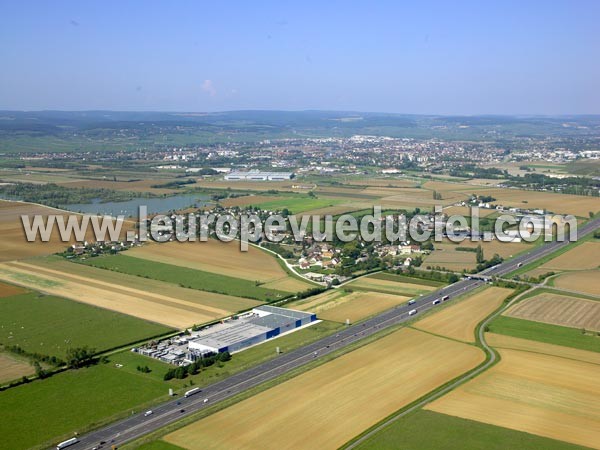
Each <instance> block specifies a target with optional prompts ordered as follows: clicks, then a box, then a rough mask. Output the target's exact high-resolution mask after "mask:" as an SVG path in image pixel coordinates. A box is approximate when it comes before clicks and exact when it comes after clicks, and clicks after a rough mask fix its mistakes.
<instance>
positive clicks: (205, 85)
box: [201, 80, 217, 97]
mask: <svg viewBox="0 0 600 450" xmlns="http://www.w3.org/2000/svg"><path fill="white" fill-rule="evenodd" d="M201 87H202V90H203V91H204V92H206V93H207V94H208V95H210V96H211V97H214V96H215V95H217V89H216V88H215V85H214V84H213V82H212V80H204V81H203V82H202V86H201Z"/></svg>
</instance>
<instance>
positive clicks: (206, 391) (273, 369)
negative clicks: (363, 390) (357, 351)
mask: <svg viewBox="0 0 600 450" xmlns="http://www.w3.org/2000/svg"><path fill="white" fill-rule="evenodd" d="M599 227H600V217H599V218H596V219H593V220H591V221H590V222H588V223H587V224H586V225H584V226H583V227H580V228H579V230H578V237H579V239H581V238H582V237H583V236H585V235H587V234H589V233H591V232H593V231H594V230H595V229H597V228H599ZM567 245H569V242H568V241H567V242H551V243H548V244H545V245H543V246H540V247H537V248H535V249H533V250H531V251H530V252H529V253H525V254H521V255H519V256H517V257H515V258H514V259H512V260H509V261H506V262H503V263H501V264H499V265H497V266H494V267H491V268H489V269H486V270H485V271H483V272H481V273H480V274H478V275H477V276H478V277H482V278H487V277H492V276H503V275H506V274H508V273H511V272H513V271H515V270H516V269H518V268H519V267H521V266H524V265H527V264H529V263H531V262H534V261H537V260H538V259H540V258H543V257H545V256H547V255H549V254H550V253H552V252H555V251H557V250H559V249H561V248H563V247H564V246H567ZM483 283H484V281H482V280H480V279H464V280H461V281H458V282H456V283H454V284H452V285H450V286H446V287H444V288H442V289H440V290H438V291H436V292H432V293H429V294H427V295H423V296H421V297H418V298H416V299H415V303H414V304H413V305H408V304H404V305H400V306H397V307H395V308H393V309H391V310H388V311H385V312H383V313H382V314H379V315H378V316H375V317H373V318H371V319H367V320H365V321H364V322H361V323H359V324H356V325H352V326H349V327H346V328H344V329H343V330H341V331H340V332H339V333H337V334H333V335H330V336H326V337H324V338H322V339H319V340H318V341H315V342H313V343H311V344H308V345H306V346H304V347H300V348H297V349H295V350H293V351H291V352H289V353H284V354H282V355H280V356H277V357H276V358H274V359H272V360H270V361H267V362H264V363H262V364H259V365H257V366H255V367H252V368H250V369H247V370H245V371H242V372H239V373H237V374H234V375H232V376H230V377H229V378H227V379H224V380H222V381H219V382H217V383H214V384H211V385H209V386H206V387H204V388H202V391H201V392H199V393H197V394H195V395H193V396H191V397H189V398H178V399H173V400H170V401H168V402H165V403H163V404H161V405H158V406H156V407H154V408H153V413H152V415H150V416H148V417H145V416H144V414H143V413H138V414H135V415H132V416H130V417H128V418H126V419H122V420H120V421H117V422H115V423H113V424H111V425H108V426H105V427H103V428H100V429H98V430H95V431H92V432H90V433H88V434H85V435H82V436H81V437H80V438H79V439H80V441H79V442H78V443H77V444H75V445H73V446H71V447H69V448H70V449H77V450H79V449H92V448H94V447H97V446H98V444H99V443H100V442H105V443H107V444H110V445H120V444H123V443H125V442H129V441H132V440H134V439H137V438H139V437H142V436H144V435H146V434H148V433H151V432H153V431H155V430H157V429H159V428H161V427H163V426H165V425H168V424H171V423H173V422H176V421H177V420H179V419H181V418H182V417H185V416H188V415H190V414H193V413H195V412H197V411H201V410H202V409H206V408H207V407H209V406H211V405H214V404H216V403H219V402H222V401H223V400H225V399H227V398H230V397H233V396H235V395H238V394H241V393H243V392H245V391H247V390H249V389H251V388H253V387H256V386H258V385H260V384H263V383H265V382H267V381H269V380H273V379H275V378H277V377H279V376H281V375H283V374H285V373H288V372H291V371H293V370H295V369H298V368H301V367H302V366H305V365H306V364H308V363H310V362H312V361H314V360H316V359H318V358H323V357H324V356H326V355H328V354H331V353H332V352H335V351H339V350H341V349H343V348H345V347H348V346H350V345H352V344H355V343H357V342H359V341H361V340H363V339H365V338H367V337H369V336H372V335H373V334H375V333H378V332H380V331H381V330H384V329H386V328H389V327H392V326H394V325H397V324H400V323H403V322H406V321H408V320H409V319H411V318H412V317H414V316H412V315H409V311H411V310H413V309H416V310H417V311H418V314H421V313H423V312H425V311H427V310H429V309H431V308H435V306H436V305H434V304H433V301H434V300H438V299H440V298H442V297H443V296H446V295H447V296H449V300H448V301H452V299H453V298H455V297H457V296H458V295H461V294H465V293H467V292H469V291H472V290H474V289H476V288H478V287H480V286H482V285H483ZM488 351H491V350H489V348H488ZM492 354H493V352H492ZM494 358H495V356H494ZM182 410H183V412H182ZM105 447H106V445H105Z"/></svg>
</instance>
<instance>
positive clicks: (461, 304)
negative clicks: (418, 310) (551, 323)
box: [414, 287, 512, 342]
mask: <svg viewBox="0 0 600 450" xmlns="http://www.w3.org/2000/svg"><path fill="white" fill-rule="evenodd" d="M511 292H512V290H511V289H505V288H499V287H486V288H485V289H483V290H481V291H478V292H477V293H475V294H473V295H469V296H468V297H467V298H465V299H464V300H449V301H457V302H458V303H451V304H450V305H449V306H448V307H446V308H444V309H443V310H442V311H439V312H437V313H436V314H432V315H430V316H427V317H426V318H424V319H422V320H419V321H418V322H417V323H415V324H414V327H415V328H418V329H420V330H423V331H429V332H430V333H435V334H439V335H441V336H446V337H449V338H452V339H458V340H459V341H465V342H475V328H476V327H477V324H479V322H481V321H482V320H483V319H485V318H486V317H487V316H489V315H490V314H491V313H492V312H494V311H495V310H496V309H498V308H499V307H500V305H501V304H502V302H503V301H504V299H505V298H506V297H508V296H509V295H510V293H511Z"/></svg>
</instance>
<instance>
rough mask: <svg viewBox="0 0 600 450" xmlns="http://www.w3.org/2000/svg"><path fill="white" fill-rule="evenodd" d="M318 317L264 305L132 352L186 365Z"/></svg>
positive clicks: (298, 326)
mask: <svg viewBox="0 0 600 450" xmlns="http://www.w3.org/2000/svg"><path fill="white" fill-rule="evenodd" d="M316 320H317V316H316V314H313V313H310V312H303V311H295V310H293V309H286V308H279V307H277V306H269V305H263V306H259V307H257V308H254V309H253V310H252V311H250V312H247V313H245V314H241V315H239V316H236V317H231V318H229V319H225V320H223V321H222V322H221V323H218V324H215V325H210V326H207V327H205V328H204V329H202V330H197V331H192V332H191V335H183V334H182V335H179V336H174V337H170V338H168V339H165V340H163V341H160V342H151V343H149V344H147V345H143V346H140V347H134V348H132V349H131V351H132V352H135V353H139V354H141V355H144V356H149V357H151V358H155V359H159V360H161V361H163V362H165V363H168V364H174V365H176V366H185V365H187V364H191V363H192V362H194V361H197V360H198V359H200V358H202V357H203V356H205V355H207V354H214V353H221V352H230V353H234V352H239V351H240V350H243V349H245V348H248V347H250V346H252V345H255V344H260V343H261V342H265V341H267V340H269V339H272V338H274V337H277V336H279V335H280V334H284V333H288V332H291V331H294V330H297V329H298V328H300V327H303V326H306V325H309V324H311V323H313V322H316Z"/></svg>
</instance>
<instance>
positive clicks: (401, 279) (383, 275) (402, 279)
mask: <svg viewBox="0 0 600 450" xmlns="http://www.w3.org/2000/svg"><path fill="white" fill-rule="evenodd" d="M369 278H377V279H379V280H388V281H397V282H398V283H414V284H422V285H423V286H433V287H442V286H445V285H446V283H444V282H443V281H436V280H425V279H423V278H417V277H407V276H405V275H396V274H394V273H387V272H380V273H376V274H375V275H371V276H370V277H369Z"/></svg>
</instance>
